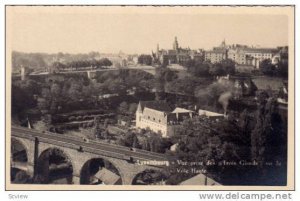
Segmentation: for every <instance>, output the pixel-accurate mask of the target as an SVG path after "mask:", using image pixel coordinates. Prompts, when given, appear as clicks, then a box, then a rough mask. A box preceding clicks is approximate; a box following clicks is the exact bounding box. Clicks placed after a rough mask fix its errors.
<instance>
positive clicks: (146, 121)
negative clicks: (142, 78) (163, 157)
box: [136, 101, 195, 137]
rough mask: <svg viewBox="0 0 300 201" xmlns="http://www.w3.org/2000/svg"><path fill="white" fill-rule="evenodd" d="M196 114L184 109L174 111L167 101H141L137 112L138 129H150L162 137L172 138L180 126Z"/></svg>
mask: <svg viewBox="0 0 300 201" xmlns="http://www.w3.org/2000/svg"><path fill="white" fill-rule="evenodd" d="M194 115H195V113H194V112H193V111H191V110H186V109H183V108H175V110H172V109H171V108H170V106H169V105H168V104H167V102H165V101H140V102H139V105H138V108H137V111H136V127H137V128H140V129H147V128H148V129H150V130H152V131H153V132H156V133H161V135H162V137H170V136H172V135H173V134H174V132H175V131H176V129H177V128H178V126H179V125H180V124H181V123H182V122H183V120H185V119H187V118H192V117H193V116H194Z"/></svg>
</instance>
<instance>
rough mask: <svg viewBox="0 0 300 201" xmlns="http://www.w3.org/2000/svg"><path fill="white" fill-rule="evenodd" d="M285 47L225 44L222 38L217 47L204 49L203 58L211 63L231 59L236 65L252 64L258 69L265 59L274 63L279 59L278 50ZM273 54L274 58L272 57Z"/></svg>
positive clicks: (282, 50) (282, 49)
mask: <svg viewBox="0 0 300 201" xmlns="http://www.w3.org/2000/svg"><path fill="white" fill-rule="evenodd" d="M286 49H287V47H282V48H259V47H253V46H252V47H249V46H247V45H241V44H233V45H226V42H225V40H224V41H223V42H222V43H221V45H219V46H218V47H214V48H213V49H212V50H209V51H205V57H204V58H205V61H210V62H211V63H219V62H221V61H222V60H225V59H231V60H233V61H234V62H235V63H236V65H240V66H254V67H255V68H257V69H258V68H259V66H260V63H261V62H262V61H263V60H265V59H270V60H271V61H272V63H276V61H278V60H280V59H281V57H280V56H279V52H280V51H281V52H284V50H286ZM281 55H283V54H281ZM285 55H286V54H285ZM285 55H284V56H285ZM274 56H275V57H276V58H274Z"/></svg>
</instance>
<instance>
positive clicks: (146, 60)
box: [138, 54, 152, 65]
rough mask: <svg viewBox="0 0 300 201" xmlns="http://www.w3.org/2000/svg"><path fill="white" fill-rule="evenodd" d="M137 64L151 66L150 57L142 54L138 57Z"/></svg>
mask: <svg viewBox="0 0 300 201" xmlns="http://www.w3.org/2000/svg"><path fill="white" fill-rule="evenodd" d="M138 63H139V64H144V65H151V64H152V56H151V55H146V54H142V55H140V56H139V57H138Z"/></svg>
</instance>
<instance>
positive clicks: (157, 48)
mask: <svg viewBox="0 0 300 201" xmlns="http://www.w3.org/2000/svg"><path fill="white" fill-rule="evenodd" d="M156 57H157V58H158V57H159V44H158V43H157V46H156Z"/></svg>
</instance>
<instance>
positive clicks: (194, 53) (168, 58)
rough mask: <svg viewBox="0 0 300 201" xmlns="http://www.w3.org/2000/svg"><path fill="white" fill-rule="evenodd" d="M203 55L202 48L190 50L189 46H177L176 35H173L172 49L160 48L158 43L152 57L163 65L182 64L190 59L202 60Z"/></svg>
mask: <svg viewBox="0 0 300 201" xmlns="http://www.w3.org/2000/svg"><path fill="white" fill-rule="evenodd" d="M203 57H204V52H203V50H191V49H190V48H189V47H188V48H181V47H180V46H179V43H178V40H177V37H175V40H174V42H173V49H169V50H165V49H160V48H159V45H158V44H157V48H156V53H155V54H154V59H155V60H157V62H159V63H161V64H165V65H169V64H183V63H185V62H187V61H189V60H191V59H194V60H203Z"/></svg>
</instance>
